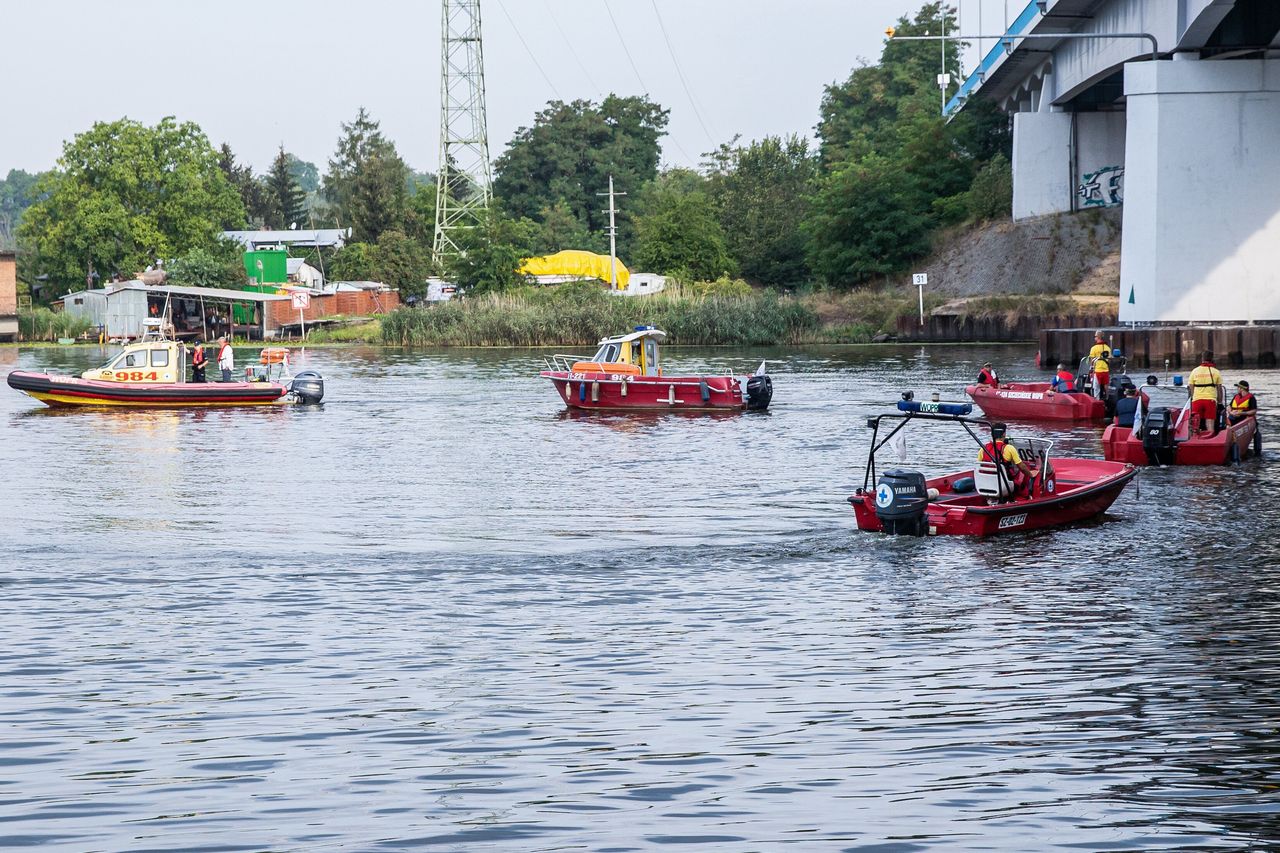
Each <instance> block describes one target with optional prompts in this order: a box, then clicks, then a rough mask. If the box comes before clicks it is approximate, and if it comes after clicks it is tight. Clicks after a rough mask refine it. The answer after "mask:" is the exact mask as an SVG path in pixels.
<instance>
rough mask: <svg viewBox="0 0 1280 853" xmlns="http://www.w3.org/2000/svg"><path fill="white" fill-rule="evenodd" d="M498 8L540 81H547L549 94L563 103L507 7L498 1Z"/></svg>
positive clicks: (500, 0)
mask: <svg viewBox="0 0 1280 853" xmlns="http://www.w3.org/2000/svg"><path fill="white" fill-rule="evenodd" d="M498 8H499V9H501V10H502V14H503V15H504V16H505V17H506V19H507V23H508V24H510V25H511V29H513V30H515V33H516V38H518V39H520V44H522V45H524V52H525V53H527V54H529V58H530V59H532V60H533V64H534V67H536V68H537V69H538V73H539V74H541V75H542V79H543V80H545V81H547V85H548V86H550V87H551V92H552V94H554V95H555V96H556V100H558V101H563V100H564V98H562V97H560V92H559V91H558V90H557V89H556V84H555V83H552V82H551V78H550V77H548V76H547V72H546V71H543V70H542V63H541V62H539V61H538V57H537V56H535V55H534V53H533V51H532V50H530V49H529V43H528V42H527V41H525V40H524V35H523V34H522V33H521V32H520V28H519V27H517V26H516V22H515V21H514V20H512V18H511V13H510V12H508V11H507V7H506V6H504V5H503V4H502V0H498Z"/></svg>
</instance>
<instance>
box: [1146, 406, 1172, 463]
mask: <svg viewBox="0 0 1280 853" xmlns="http://www.w3.org/2000/svg"><path fill="white" fill-rule="evenodd" d="M1142 449H1143V450H1144V451H1146V454H1147V462H1149V463H1150V464H1152V465H1172V464H1173V453H1174V450H1175V449H1176V444H1175V442H1174V439H1173V412H1171V411H1169V410H1168V409H1158V410H1156V411H1154V412H1148V413H1147V416H1146V417H1145V418H1143V419H1142Z"/></svg>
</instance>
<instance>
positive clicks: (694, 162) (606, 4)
mask: <svg viewBox="0 0 1280 853" xmlns="http://www.w3.org/2000/svg"><path fill="white" fill-rule="evenodd" d="M601 2H603V3H604V9H605V11H606V12H608V13H609V20H610V21H611V22H612V23H613V31H614V32H615V33H616V34H617V36H618V43H619V44H620V45H622V52H623V53H624V54H625V55H626V57H627V62H629V63H631V70H632V71H633V72H634V73H635V75H636V82H637V83H639V84H640V88H641V89H642V90H643V91H644V93H645V94H646V95H648V94H649V87H648V86H646V85H645V84H644V79H643V78H642V77H641V76H640V69H639V68H638V67H637V66H636V61H635V59H633V58H632V56H631V50H630V48H628V47H627V40H626V38H625V37H624V36H623V35H622V28H621V27H619V26H618V19H617V18H615V17H614V16H613V9H612V8H611V7H610V6H609V0H601ZM668 138H669V139H670V140H671V144H672V145H674V146H675V147H676V150H677V151H679V152H680V154H681V155H683V156H684V159H685V160H688V161H689V163H690V164H691V165H693V166H695V167H696V166H697V165H698V161H697V160H695V159H694V158H693V157H691V156H689V152H688V151H685V150H684V146H683V145H681V144H680V140H678V139H676V138H675V137H674V136H668Z"/></svg>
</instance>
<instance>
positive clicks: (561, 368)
mask: <svg viewBox="0 0 1280 853" xmlns="http://www.w3.org/2000/svg"><path fill="white" fill-rule="evenodd" d="M590 360H591V359H590V358H589V357H586V356H581V355H566V354H565V353H556V354H555V355H552V356H547V357H545V358H543V359H542V361H543V363H544V364H546V366H547V370H550V371H553V372H556V373H572V372H573V366H574V365H575V364H577V363H578V362H580V361H590Z"/></svg>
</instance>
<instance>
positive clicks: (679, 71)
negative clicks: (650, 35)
mask: <svg viewBox="0 0 1280 853" xmlns="http://www.w3.org/2000/svg"><path fill="white" fill-rule="evenodd" d="M649 2H650V4H651V5H652V6H653V14H654V15H656V16H657V18H658V27H659V29H661V30H662V39H663V41H665V42H666V43H667V53H669V54H671V64H672V65H673V66H675V69H676V76H677V77H679V78H680V85H681V86H683V87H684V93H685V95H686V96H687V97H688V98H689V106H691V107H693V114H694V116H696V117H697V119H698V124H700V125H701V126H702V132H703V133H705V134H706V135H707V141H708V142H710V143H711V145H712V146H714V145H715V144H716V139H715V137H714V136H712V134H711V131H710V130H708V129H707V123H706V122H705V121H704V120H703V118H702V110H700V109H698V102H697V101H696V100H694V97H693V91H692V90H691V89H690V88H689V81H688V80H686V79H685V76H684V70H683V69H682V68H681V67H680V60H679V59H677V58H676V52H675V48H673V47H672V46H671V37H670V36H668V35H667V25H666V23H665V22H664V21H663V20H662V12H660V11H658V0H649Z"/></svg>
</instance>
